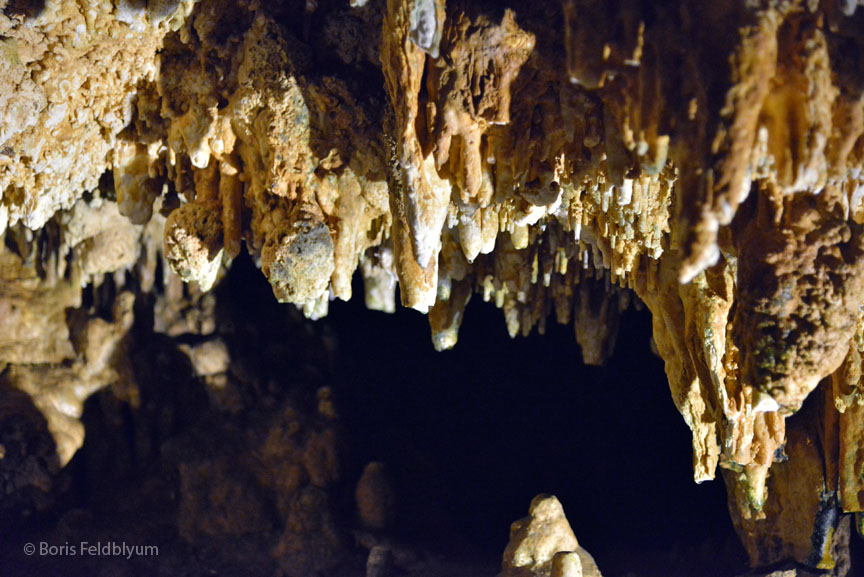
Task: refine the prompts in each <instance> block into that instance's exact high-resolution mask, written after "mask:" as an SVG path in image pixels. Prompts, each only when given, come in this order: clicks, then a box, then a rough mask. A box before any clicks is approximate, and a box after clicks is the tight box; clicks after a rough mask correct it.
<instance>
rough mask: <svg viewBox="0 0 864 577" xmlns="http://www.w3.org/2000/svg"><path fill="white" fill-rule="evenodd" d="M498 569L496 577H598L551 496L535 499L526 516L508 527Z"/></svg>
mask: <svg viewBox="0 0 864 577" xmlns="http://www.w3.org/2000/svg"><path fill="white" fill-rule="evenodd" d="M572 555H576V558H575V559H572V558H571V557H572ZM501 568H502V571H501V573H499V574H498V575H499V577H549V576H550V575H551V576H553V577H558V576H563V575H567V576H568V577H570V575H576V576H577V577H578V576H580V575H584V576H585V577H601V575H600V571H599V570H598V569H597V564H596V563H595V562H594V559H593V557H591V555H590V554H589V553H588V552H587V551H586V550H585V549H583V548H582V547H580V546H579V542H578V541H577V540H576V536H575V535H574V534H573V529H571V528H570V523H569V522H568V521H567V517H566V516H565V515H564V508H563V507H562V506H561V502H560V501H558V499H557V498H556V497H555V496H554V495H537V496H536V497H534V499H532V500H531V507H530V508H529V510H528V516H527V517H525V518H523V519H520V520H519V521H516V522H514V523H513V525H512V526H511V527H510V541H509V543H507V548H506V549H505V550H504V555H503V559H502V561H501Z"/></svg>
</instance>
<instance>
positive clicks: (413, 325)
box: [326, 287, 746, 576]
mask: <svg viewBox="0 0 864 577" xmlns="http://www.w3.org/2000/svg"><path fill="white" fill-rule="evenodd" d="M357 288H358V289H359V288H362V287H357ZM326 322H327V324H328V325H329V326H332V327H333V330H334V333H335V334H336V335H338V339H339V342H340V343H341V345H342V346H341V349H340V352H341V359H342V360H343V361H344V362H345V363H346V370H345V373H344V374H345V375H346V376H347V382H346V393H345V395H344V399H343V400H344V407H345V411H346V417H347V421H348V423H349V427H350V428H351V429H352V430H353V438H354V439H355V440H356V442H355V443H354V446H353V456H354V458H356V459H360V460H362V461H364V462H365V461H372V460H381V461H384V462H386V463H391V464H394V465H395V468H396V470H397V471H398V474H399V477H400V479H399V481H400V486H401V488H402V489H403V492H408V493H409V494H410V492H419V493H421V495H418V496H417V498H416V503H415V504H410V503H409V507H408V510H405V511H403V514H402V515H401V518H400V522H401V525H402V529H403V530H404V531H407V532H412V531H414V532H421V533H422V532H423V530H424V529H426V531H425V533H426V534H431V535H432V536H434V533H435V531H436V530H440V525H436V523H439V524H440V523H441V522H442V521H446V522H449V523H451V529H452V530H455V532H456V533H457V534H458V535H459V536H460V539H463V540H464V541H465V542H470V543H472V544H474V545H476V546H477V547H478V548H479V549H480V550H482V551H484V552H488V553H489V554H490V555H493V556H497V557H500V553H501V551H502V550H503V548H504V545H506V543H507V536H508V529H509V526H510V523H511V522H513V521H515V520H516V519H518V518H520V517H523V516H524V515H525V514H526V511H527V505H528V503H529V502H530V500H531V498H532V497H533V496H534V495H536V494H538V493H551V494H555V495H557V496H558V497H559V499H560V500H561V502H562V504H563V505H564V508H565V512H566V513H567V516H568V519H569V521H570V524H571V525H572V527H573V530H574V532H575V533H576V536H577V538H578V539H579V541H580V544H582V545H583V546H584V547H585V548H586V549H588V550H589V551H591V552H592V554H593V555H594V556H595V558H596V559H597V562H598V565H599V566H600V567H601V569H602V570H603V571H604V574H605V572H606V571H608V572H609V574H610V575H626V574H628V571H629V572H632V574H633V575H636V574H638V575H652V574H654V573H652V570H651V569H650V567H652V566H653V567H656V568H657V571H658V572H657V573H656V574H658V575H672V574H675V569H674V568H673V567H674V566H675V564H676V563H678V564H680V570H681V571H684V572H683V573H681V574H682V575H684V574H688V573H686V571H687V570H690V571H692V570H693V569H694V567H695V566H696V564H701V563H703V562H704V563H708V562H710V565H709V566H703V568H702V571H701V572H700V573H698V574H700V575H706V576H707V575H714V574H716V575H731V574H734V573H735V572H743V571H745V570H746V555H745V554H744V551H743V549H742V548H741V547H740V545H739V544H738V542H737V538H736V537H735V534H734V530H733V528H732V524H731V522H730V520H729V516H728V509H727V504H726V492H725V488H724V485H723V482H722V480H721V479H719V478H718V479H716V480H715V481H713V482H709V483H704V484H702V485H697V484H695V483H694V482H693V479H692V469H691V466H690V463H691V447H690V431H689V430H688V429H687V427H686V425H685V424H684V422H683V420H682V418H681V416H680V414H679V413H678V412H677V411H676V409H675V407H674V405H673V403H672V399H671V397H670V393H669V389H668V383H667V381H666V376H665V373H664V370H663V362H662V361H661V360H660V359H659V358H657V357H656V356H654V355H653V354H652V353H651V351H650V346H649V339H650V334H651V318H650V314H649V313H648V312H647V311H646V310H644V309H643V310H641V311H637V310H633V309H631V310H629V311H628V312H626V313H625V314H624V316H623V318H622V322H621V327H620V332H619V335H618V339H617V344H616V346H615V352H614V354H613V356H612V357H611V359H610V360H609V362H608V364H607V366H605V367H591V366H586V365H585V364H584V363H583V362H582V358H581V355H580V354H579V349H578V346H577V344H576V341H575V338H574V335H573V330H572V327H571V326H562V325H558V324H555V323H550V324H549V325H548V326H547V330H546V334H545V335H538V334H536V332H535V333H534V334H532V335H531V336H529V337H527V338H516V339H510V337H509V336H508V335H507V332H506V328H505V325H504V320H503V316H502V314H501V311H499V310H497V309H496V308H495V307H494V305H492V304H491V303H484V302H482V301H481V300H480V299H479V297H477V296H476V295H475V299H474V301H473V302H472V303H470V304H469V307H468V311H467V312H466V315H465V320H464V322H463V324H462V328H461V330H460V333H459V342H458V343H457V345H456V346H455V347H454V349H452V350H449V351H445V352H440V353H439V352H436V351H434V350H433V348H432V346H431V344H430V342H429V329H428V326H427V324H426V323H427V321H426V319H425V317H423V316H422V315H420V314H418V313H415V312H414V311H408V310H405V309H399V310H398V311H397V313H396V314H395V315H386V314H383V313H378V312H374V311H368V310H366V309H364V308H363V307H362V305H360V304H358V303H357V302H356V301H354V302H351V303H341V302H340V303H331V312H330V314H329V315H328V317H327V320H326ZM436 475H437V476H436ZM423 492H427V494H425V495H423V494H422V493H423ZM430 500H434V501H437V502H440V503H441V504H442V505H443V512H444V513H445V515H444V517H445V519H443V520H442V519H440V518H435V517H433V518H432V519H430V518H429V516H424V515H420V514H417V513H420V510H421V508H422V503H423V502H424V501H426V502H428V501H430ZM412 508H413V511H412V510H411V509H412ZM424 521H425V522H428V524H429V525H430V526H429V527H423V524H424ZM670 552H671V557H670ZM497 557H496V561H497V560H499V559H498V558H497ZM670 570H671V572H670ZM689 574H694V573H692V572H691V573H689Z"/></svg>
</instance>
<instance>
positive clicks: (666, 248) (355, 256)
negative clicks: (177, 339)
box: [0, 0, 864, 568]
mask: <svg viewBox="0 0 864 577" xmlns="http://www.w3.org/2000/svg"><path fill="white" fill-rule="evenodd" d="M861 4H862V3H861V2H860V0H858V1H856V0H821V1H816V0H809V1H804V0H782V1H781V0H760V1H753V2H744V1H742V0H728V1H724V2H714V1H709V0H698V1H695V2H694V1H684V0H681V1H672V2H662V3H660V2H649V1H647V0H614V1H609V2H601V1H599V0H538V1H535V2H505V3H503V4H499V3H497V2H491V1H490V2H486V1H469V0H450V1H449V2H445V1H444V0H368V1H360V0H356V1H355V0H351V1H350V2H348V1H345V0H317V1H316V0H307V1H299V0H296V1H295V0H283V1H278V2H261V1H260V0H176V1H169V0H147V1H146V2H145V1H144V0H140V1H138V0H100V1H96V2H90V1H87V2H84V1H82V0H74V1H68V2H61V1H60V0H44V1H31V0H0V7H2V14H0V87H2V88H0V111H2V124H0V194H2V201H0V234H2V235H3V237H4V241H5V242H4V244H3V246H2V248H0V251H2V252H0V279H2V284H0V311H2V314H0V329H2V330H0V367H5V369H4V371H3V376H2V387H3V389H4V391H8V392H4V397H3V398H2V400H0V414H3V415H8V416H9V418H11V417H12V416H13V415H23V414H24V413H25V412H26V411H23V409H21V406H22V405H21V403H20V402H19V401H20V397H19V396H18V395H19V393H24V394H25V395H26V396H28V397H29V399H30V400H31V401H32V404H33V406H34V407H35V409H37V412H38V413H39V414H41V418H42V419H43V420H44V422H42V423H38V422H37V421H38V419H36V420H34V419H32V418H30V416H28V417H26V418H25V420H24V422H28V423H31V425H28V426H32V430H33V431H41V430H43V429H44V430H47V431H48V432H49V433H50V435H51V438H53V442H54V443H55V445H56V453H57V457H58V458H59V461H58V462H53V463H52V462H49V461H50V459H48V460H44V459H42V460H39V461H38V464H34V463H35V462H34V463H31V464H32V466H30V465H25V464H24V463H28V462H30V461H28V460H27V458H26V457H25V456H23V455H20V456H16V457H15V458H14V459H13V460H11V461H10V459H12V458H13V457H12V455H11V454H7V455H6V456H4V458H3V465H2V466H0V469H2V472H0V473H2V474H0V478H2V479H3V482H4V483H5V484H7V486H8V487H9V488H8V490H7V491H6V492H7V494H10V495H11V494H15V495H18V496H20V495H23V494H24V493H22V492H26V491H29V490H31V489H33V488H34V487H38V491H45V490H47V489H48V486H49V485H50V478H51V474H52V473H51V472H52V471H56V470H57V468H58V467H60V466H62V465H64V464H65V463H66V462H68V460H69V459H70V458H71V457H72V455H73V454H74V453H75V451H76V450H77V449H78V448H79V447H80V446H81V443H82V436H83V429H82V428H81V425H80V423H79V422H78V418H79V417H80V414H81V410H82V404H83V403H84V401H85V400H86V398H87V397H88V396H89V395H90V394H92V393H93V392H94V391H96V390H98V389H100V388H103V387H107V386H110V387H112V388H114V389H115V390H116V391H117V392H118V393H117V394H118V395H119V396H120V397H121V398H124V399H127V400H128V402H130V403H132V404H135V403H138V402H139V399H138V398H137V397H136V395H137V394H138V393H137V389H136V386H135V377H134V375H133V374H132V373H131V372H130V370H129V368H128V362H127V359H128V356H129V351H128V350H126V349H125V347H126V346H127V342H128V332H129V330H130V327H131V326H132V323H133V322H134V319H135V318H136V315H137V314H138V312H136V306H135V305H136V304H137V305H138V307H139V308H141V307H143V308H145V309H146V308H147V307H146V306H144V305H143V304H142V303H144V302H145V301H146V302H147V303H149V306H150V310H151V314H154V322H155V326H156V329H157V331H159V332H161V333H164V334H168V335H180V334H194V335H198V336H203V337H208V336H209V335H212V334H213V332H214V327H213V326H212V316H208V314H207V311H208V307H211V308H212V306H213V305H212V300H211V299H209V297H208V292H207V291H209V290H211V289H212V288H213V287H214V286H216V285H217V284H218V282H219V279H220V278H221V277H222V275H223V274H224V271H225V270H226V268H227V267H230V266H231V263H232V261H233V260H234V259H235V258H236V257H237V255H238V254H239V253H240V251H243V250H245V251H248V252H249V253H250V254H251V255H252V257H253V258H254V260H255V262H256V263H257V264H258V265H259V267H260V269H261V271H262V273H263V274H264V275H266V277H267V279H268V280H269V282H270V284H271V285H272V289H273V293H274V298H276V299H278V300H279V301H282V302H288V303H293V304H295V305H297V306H298V307H300V308H301V309H302V310H303V312H304V314H305V315H306V316H307V317H310V318H319V317H321V316H323V315H326V314H327V308H328V303H329V302H330V301H331V300H332V299H349V298H351V297H352V278H353V277H354V275H355V273H356V272H357V271H358V270H359V272H360V275H361V276H362V277H363V281H364V290H365V293H366V294H365V302H366V304H367V306H368V307H370V308H373V309H378V310H383V311H392V310H393V309H394V307H395V291H396V287H397V282H398V288H399V294H400V298H401V301H402V304H403V305H404V306H407V307H412V308H415V309H417V310H420V311H423V312H427V313H428V316H429V322H430V326H431V333H432V342H433V344H434V346H435V347H436V348H438V349H445V348H449V347H452V346H454V345H455V344H456V342H457V338H458V331H459V326H460V323H461V321H462V316H463V311H464V309H465V307H466V305H467V303H468V301H469V300H470V299H471V297H472V296H473V295H478V296H479V297H480V298H482V299H484V300H486V301H492V302H494V303H495V304H496V305H497V306H498V307H499V308H500V309H501V310H502V312H503V315H504V318H505V321H506V324H507V328H508V330H509V332H510V334H511V335H513V336H515V335H518V334H528V333H530V332H531V331H532V330H534V329H535V328H536V329H537V330H538V331H540V332H543V331H544V329H545V326H546V323H547V321H548V319H549V318H550V317H551V316H552V315H553V314H554V317H555V319H556V320H557V321H558V322H561V323H573V326H574V330H575V332H576V336H577V340H578V342H579V343H580V346H581V350H582V355H583V357H584V360H585V362H587V363H591V364H602V363H603V362H604V361H605V359H606V358H607V357H608V355H609V351H610V350H611V346H612V344H613V343H614V339H615V334H616V329H617V323H618V318H619V314H620V312H621V311H622V310H623V309H625V308H626V307H628V306H629V304H630V303H631V302H633V301H634V300H636V299H634V296H633V295H634V294H635V297H636V298H638V302H640V303H644V305H645V306H647V308H648V309H649V310H650V311H651V314H652V315H653V319H654V342H655V343H656V348H657V351H658V353H659V355H660V356H661V357H662V358H663V360H664V361H665V364H666V371H667V375H668V378H669V386H670V389H671V393H672V400H673V402H674V404H675V406H676V407H677V408H678V410H679V411H680V412H681V414H682V416H683V417H684V420H685V422H686V423H687V425H688V426H689V427H690V429H691V430H692V433H693V470H694V477H695V480H696V481H697V482H702V481H707V480H710V479H713V478H715V476H716V475H717V470H718V467H719V468H721V469H722V470H723V476H724V479H725V481H726V483H727V485H728V487H729V494H730V509H731V511H732V515H733V519H734V520H735V522H736V526H737V528H738V530H739V532H740V534H741V536H742V540H743V541H744V542H745V544H746V545H747V548H748V551H749V552H750V555H751V559H752V561H753V563H754V564H768V563H772V562H775V561H781V560H784V559H787V558H790V557H791V558H793V559H795V560H796V561H798V562H801V563H807V564H810V565H811V566H818V567H824V568H832V567H835V565H836V564H837V563H838V560H837V559H836V558H835V557H834V556H832V555H831V554H830V551H831V550H832V547H834V545H833V544H832V543H833V541H832V539H835V537H836V536H837V535H838V534H839V533H841V532H842V531H841V523H842V522H843V519H846V521H845V522H848V519H847V518H845V517H843V514H844V513H856V514H859V519H860V518H861V517H860V514H862V513H864V499H862V495H864V457H862V448H861V447H862V445H861V431H862V428H864V409H862V407H864V393H862V387H864V385H862V384H861V383H862V381H861V374H862V369H861V355H862V351H864V317H862V311H864V229H862V226H864V204H862V201H864V172H862V170H864V9H860V8H858V7H859V6H860V5H861ZM169 271H173V273H174V275H176V276H172V275H171V274H170V273H169ZM178 277H179V279H182V280H183V281H186V282H191V283H192V285H190V286H186V287H184V286H182V285H181V284H179V282H178ZM135 295H138V296H137V297H136V296H135ZM142 295H147V296H146V299H145V298H143V297H142ZM136 299H137V300H136ZM152 311H155V312H152ZM142 312H143V311H142ZM213 346H214V347H216V348H218V347H219V345H218V344H215V342H214V344H213ZM214 351H215V349H214V350H212V351H209V352H208V351H207V350H204V349H195V350H192V349H190V356H191V358H192V362H193V364H195V366H196V368H197V370H198V371H199V372H200V374H202V375H203V376H206V377H207V378H208V379H211V380H212V382H213V383H214V384H215V385H218V381H219V374H220V373H223V372H224V363H225V362H227V361H225V360H224V358H223V360H222V361H220V360H219V358H218V357H219V354H220V353H218V352H214ZM213 355H215V356H213ZM208 359H209V360H208ZM214 367H215V368H214ZM219 367H223V368H219ZM216 389H218V387H214V390H216ZM223 392H224V391H223ZM214 394H217V393H214ZM805 399H809V400H808V403H809V404H811V405H812V406H810V407H806V406H805V409H806V410H802V406H803V405H804V402H805ZM223 401H224V402H226V403H227V402H228V400H227V399H223ZM796 413H799V414H797V415H796ZM27 414H28V415H29V413H27ZM793 415H795V416H794V417H792V416H793ZM31 416H32V415H31ZM790 417H791V418H790ZM28 430H31V429H28ZM0 443H4V440H3V439H2V438H0ZM37 444H38V443H37ZM264 446H266V444H265V445H264ZM43 448H44V447H43ZM41 450H42V449H40V451H41ZM43 452H44V451H43ZM49 452H50V451H49ZM19 457H20V458H19ZM7 463H8V464H9V465H8V466H7ZM25 466H27V467H30V469H28V470H30V471H31V473H32V474H29V477H28V475H23V476H22V475H21V474H20V471H21V467H25ZM9 467H11V469H10V468H9ZM316 470H317V469H316ZM793 470H794V471H795V472H792V471H793ZM802 471H803V472H805V473H804V474H799V472H802ZM310 474H311V473H310ZM188 475H189V477H188V480H189V482H190V483H194V482H195V476H196V475H195V472H194V471H192V470H190V471H189V472H188ZM313 477H314V475H313ZM10 479H11V480H10ZM274 482H275V481H274ZM317 483H318V482H317V481H315V480H314V479H313V482H312V485H313V486H314V487H312V488H309V489H308V490H306V489H304V490H303V491H301V492H300V493H297V496H296V499H295V501H292V503H293V504H285V507H287V509H286V510H285V511H286V512H287V513H286V514H287V518H288V519H289V521H288V527H289V529H288V530H290V527H293V526H294V525H295V524H296V523H301V521H299V520H298V521H296V523H295V521H294V519H302V523H306V522H307V521H308V522H309V523H312V524H314V525H315V526H316V527H319V529H321V530H322V531H325V532H327V531H329V529H328V527H329V526H330V520H328V518H327V516H326V515H325V514H323V513H321V511H323V510H325V509H326V507H323V506H319V505H320V501H321V499H323V497H321V494H320V493H319V492H318V489H316V488H315V487H317V486H318V484H317ZM38 491H37V492H38ZM16 498H17V497H16ZM22 498H23V497H22ZM28 498H29V497H28ZM190 506H192V505H190ZM208 515H209V514H208ZM208 515H204V517H203V518H210V517H209V516H208ZM214 515H215V517H213V521H212V522H213V523H215V524H217V525H218V523H219V521H218V520H217V518H218V514H215V513H214ZM249 519H250V520H249V523H251V525H250V526H256V525H255V523H257V521H255V519H256V517H255V515H252V516H251V517H250V518H249ZM859 527H860V524H859ZM199 529H200V528H199ZM199 529H195V531H198V530H199ZM190 531H192V529H191V528H190ZM193 532H194V531H193ZM333 541H334V542H335V541H336V537H335V536H334V538H333ZM289 542H291V543H294V542H295V541H291V539H286V544H285V547H286V551H287V550H289V549H292V547H295V546H296V545H293V544H289ZM289 553H290V552H289ZM286 554H288V553H286ZM550 559H551V558H550ZM298 562H299V561H298ZM301 564H302V563H301Z"/></svg>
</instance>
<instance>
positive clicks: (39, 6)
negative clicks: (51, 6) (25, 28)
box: [3, 0, 45, 18]
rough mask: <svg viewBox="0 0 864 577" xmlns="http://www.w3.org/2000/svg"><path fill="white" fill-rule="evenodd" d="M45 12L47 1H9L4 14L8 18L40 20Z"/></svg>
mask: <svg viewBox="0 0 864 577" xmlns="http://www.w3.org/2000/svg"><path fill="white" fill-rule="evenodd" d="M43 10H45V0H9V3H8V4H6V8H4V9H3V13H4V14H6V15H7V16H23V17H24V18H38V17H39V15H40V14H42V11H43Z"/></svg>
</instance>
